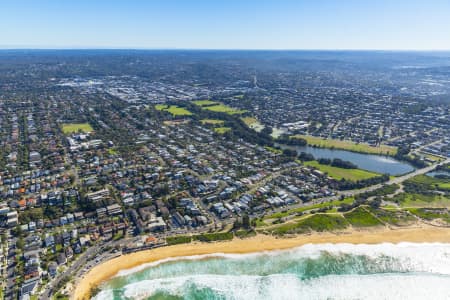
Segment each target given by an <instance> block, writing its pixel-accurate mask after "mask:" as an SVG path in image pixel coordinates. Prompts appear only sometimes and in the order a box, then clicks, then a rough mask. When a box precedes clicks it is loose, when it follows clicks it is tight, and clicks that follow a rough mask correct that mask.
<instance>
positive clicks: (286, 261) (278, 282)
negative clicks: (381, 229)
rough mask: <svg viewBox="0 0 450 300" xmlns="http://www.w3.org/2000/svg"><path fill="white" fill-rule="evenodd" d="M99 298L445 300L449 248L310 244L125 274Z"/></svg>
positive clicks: (177, 261) (449, 284)
mask: <svg viewBox="0 0 450 300" xmlns="http://www.w3.org/2000/svg"><path fill="white" fill-rule="evenodd" d="M100 288H101V291H100V292H99V293H98V294H97V295H96V296H95V299H96V300H103V299H108V300H109V299H160V300H162V299H171V300H172V299H177V300H178V299H196V300H197V299H221V300H222V299H224V300H225V299H236V300H238V299H239V300H240V299H246V300H247V299H280V300H282V299H345V300H350V299H374V300H375V299H376V300H380V299H408V300H413V299H428V300H438V299H450V244H442V243H400V244H389V243H384V244H375V245H365V244H360V245H352V244H316V245H312V244H308V245H304V246H302V247H298V248H293V249H290V250H282V251H268V252H258V253H252V254H211V255H201V256H189V257H180V258H169V259H165V260H162V261H157V262H153V263H148V264H144V265H141V266H139V267H136V268H133V269H129V270H123V271H121V272H120V273H119V274H118V275H117V276H115V277H114V278H112V279H111V280H109V281H108V282H106V283H104V284H103V285H102V286H101V287H100Z"/></svg>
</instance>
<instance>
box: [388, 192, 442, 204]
mask: <svg viewBox="0 0 450 300" xmlns="http://www.w3.org/2000/svg"><path fill="white" fill-rule="evenodd" d="M391 200H392V201H395V202H398V203H399V204H400V206H401V207H450V199H449V198H447V197H445V196H443V195H433V194H427V195H425V194H413V193H401V194H398V195H396V196H395V197H394V198H392V199H391Z"/></svg>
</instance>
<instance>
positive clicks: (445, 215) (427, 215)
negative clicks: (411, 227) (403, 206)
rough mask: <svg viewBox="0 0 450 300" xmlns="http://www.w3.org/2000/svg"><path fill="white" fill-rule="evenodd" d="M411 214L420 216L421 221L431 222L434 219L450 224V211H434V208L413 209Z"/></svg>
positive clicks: (410, 210)
mask: <svg viewBox="0 0 450 300" xmlns="http://www.w3.org/2000/svg"><path fill="white" fill-rule="evenodd" d="M408 210H409V212H411V213H412V214H414V215H416V216H418V217H419V218H421V219H424V220H427V221H431V220H434V219H441V220H443V221H444V222H446V223H449V224H450V213H449V211H448V209H432V208H411V209H408Z"/></svg>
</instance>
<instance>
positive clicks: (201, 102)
mask: <svg viewBox="0 0 450 300" xmlns="http://www.w3.org/2000/svg"><path fill="white" fill-rule="evenodd" d="M192 103H194V104H195V105H198V106H209V105H215V104H218V102H215V101H211V100H196V101H192Z"/></svg>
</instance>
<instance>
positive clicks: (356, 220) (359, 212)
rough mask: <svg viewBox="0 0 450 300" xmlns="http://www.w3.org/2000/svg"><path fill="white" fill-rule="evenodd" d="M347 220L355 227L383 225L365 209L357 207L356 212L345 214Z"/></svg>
mask: <svg viewBox="0 0 450 300" xmlns="http://www.w3.org/2000/svg"><path fill="white" fill-rule="evenodd" d="M344 217H345V219H347V221H348V222H349V223H350V224H352V226H354V227H370V226H377V225H383V224H382V223H381V222H380V221H379V220H378V219H377V218H375V217H374V216H373V215H372V214H371V213H369V212H368V211H367V210H365V209H364V208H363V207H357V208H355V209H354V210H352V211H350V212H348V213H345V214H344Z"/></svg>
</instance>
